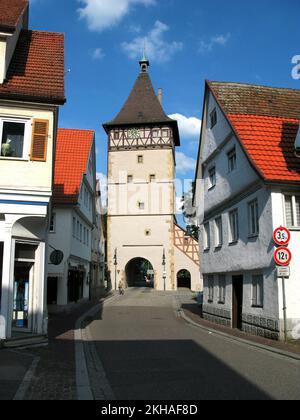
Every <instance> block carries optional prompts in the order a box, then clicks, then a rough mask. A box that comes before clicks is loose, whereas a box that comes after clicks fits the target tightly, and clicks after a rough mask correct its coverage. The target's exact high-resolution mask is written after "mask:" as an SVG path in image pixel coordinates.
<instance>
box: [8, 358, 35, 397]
mask: <svg viewBox="0 0 300 420" xmlns="http://www.w3.org/2000/svg"><path fill="white" fill-rule="evenodd" d="M40 360H41V359H40V357H35V358H34V359H33V362H32V364H31V366H30V368H29V369H28V370H27V372H26V374H25V376H24V378H23V380H22V382H21V384H20V386H19V388H18V390H17V392H16V394H15V396H14V398H13V401H24V400H25V395H26V393H27V391H28V388H29V386H30V384H31V381H32V379H33V378H34V374H35V371H36V368H37V367H38V364H39V362H40Z"/></svg>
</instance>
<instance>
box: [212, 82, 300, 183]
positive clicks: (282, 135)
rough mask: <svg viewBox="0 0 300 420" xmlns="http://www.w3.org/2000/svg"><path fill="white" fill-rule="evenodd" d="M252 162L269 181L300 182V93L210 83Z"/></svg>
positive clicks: (260, 87)
mask: <svg viewBox="0 0 300 420" xmlns="http://www.w3.org/2000/svg"><path fill="white" fill-rule="evenodd" d="M208 86H209V88H210V89H211V91H212V93H213V95H214V96H215V98H216V100H217V102H218V103H219V105H220V107H221V109H222V111H223V112H224V114H225V116H226V117H227V119H228V121H229V123H230V124H231V127H232V129H233V131H234V132H235V134H236V135H237V138H238V139H239V141H240V143H241V145H242V147H243V149H244V150H245V152H246V154H247V156H248V159H249V160H250V162H251V163H252V165H253V166H254V167H255V169H256V170H257V172H258V173H259V174H260V176H261V177H262V178H263V179H265V180H266V181H276V182H286V181H289V182H299V181H300V159H299V158H297V157H296V155H295V139H296V136H297V132H298V129H299V116H300V91H299V90H291V89H280V88H268V87H263V86H256V85H241V84H235V83H220V82H208Z"/></svg>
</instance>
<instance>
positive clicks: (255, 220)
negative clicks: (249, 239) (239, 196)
mask: <svg viewBox="0 0 300 420" xmlns="http://www.w3.org/2000/svg"><path fill="white" fill-rule="evenodd" d="M248 233H249V236H257V235H258V234H259V214H258V201H257V200H253V201H251V202H250V203H248Z"/></svg>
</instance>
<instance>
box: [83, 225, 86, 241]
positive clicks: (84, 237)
mask: <svg viewBox="0 0 300 420" xmlns="http://www.w3.org/2000/svg"><path fill="white" fill-rule="evenodd" d="M83 244H84V245H85V244H86V227H83Z"/></svg>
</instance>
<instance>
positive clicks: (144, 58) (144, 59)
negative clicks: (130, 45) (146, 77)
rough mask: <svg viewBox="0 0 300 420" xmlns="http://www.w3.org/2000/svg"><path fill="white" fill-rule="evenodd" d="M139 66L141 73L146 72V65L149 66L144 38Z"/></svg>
mask: <svg viewBox="0 0 300 420" xmlns="http://www.w3.org/2000/svg"><path fill="white" fill-rule="evenodd" d="M140 66H141V71H142V73H147V71H148V67H149V66H150V62H149V60H148V58H147V54H146V40H145V43H144V49H143V55H142V58H141V60H140Z"/></svg>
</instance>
